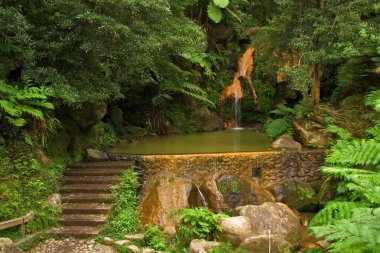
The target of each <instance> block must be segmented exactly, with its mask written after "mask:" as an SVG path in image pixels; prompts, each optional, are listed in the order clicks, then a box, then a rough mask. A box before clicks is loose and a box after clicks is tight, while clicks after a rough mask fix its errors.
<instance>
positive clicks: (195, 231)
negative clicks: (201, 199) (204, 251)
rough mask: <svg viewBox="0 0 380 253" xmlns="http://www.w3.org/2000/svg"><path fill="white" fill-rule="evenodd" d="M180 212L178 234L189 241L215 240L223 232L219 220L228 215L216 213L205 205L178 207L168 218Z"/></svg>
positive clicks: (185, 240)
mask: <svg viewBox="0 0 380 253" xmlns="http://www.w3.org/2000/svg"><path fill="white" fill-rule="evenodd" d="M178 213H179V217H178V225H177V231H178V232H177V235H178V238H179V239H180V240H182V241H183V242H185V243H189V242H190V241H191V240H193V239H205V240H214V239H216V238H217V237H218V236H217V234H218V232H221V227H220V225H219V223H218V221H219V220H220V219H222V218H225V217H228V216H227V215H225V214H214V213H213V212H211V211H210V210H209V209H207V208H205V207H197V208H185V209H176V210H174V211H172V212H170V213H169V214H168V216H167V218H170V217H172V216H174V215H175V214H178Z"/></svg>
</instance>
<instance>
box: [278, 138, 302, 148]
mask: <svg viewBox="0 0 380 253" xmlns="http://www.w3.org/2000/svg"><path fill="white" fill-rule="evenodd" d="M272 148H274V149H296V150H300V149H301V148H302V145H301V143H299V142H296V141H295V140H293V137H292V136H290V135H282V136H280V137H278V138H277V140H275V141H274V142H273V143H272Z"/></svg>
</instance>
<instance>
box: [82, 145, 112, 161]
mask: <svg viewBox="0 0 380 253" xmlns="http://www.w3.org/2000/svg"><path fill="white" fill-rule="evenodd" d="M86 159H87V160H88V161H94V162H96V161H105V160H108V155H107V154H106V153H105V152H103V151H100V150H97V149H92V148H89V149H87V150H86Z"/></svg>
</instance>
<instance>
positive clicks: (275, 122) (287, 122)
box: [265, 106, 296, 138]
mask: <svg viewBox="0 0 380 253" xmlns="http://www.w3.org/2000/svg"><path fill="white" fill-rule="evenodd" d="M271 113H272V114H274V115H276V116H277V117H278V118H277V119H270V120H268V121H267V122H266V123H265V132H266V133H267V135H269V136H270V137H272V138H277V137H279V136H281V135H284V134H287V135H293V133H294V130H293V126H292V121H293V119H294V117H295V113H296V112H295V110H294V109H292V108H289V107H286V106H280V107H279V108H278V109H276V110H273V111H271Z"/></svg>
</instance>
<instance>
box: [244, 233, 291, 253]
mask: <svg viewBox="0 0 380 253" xmlns="http://www.w3.org/2000/svg"><path fill="white" fill-rule="evenodd" d="M269 245H270V250H269ZM239 247H240V248H242V249H245V250H247V251H248V252H249V253H258V252H260V253H261V252H271V253H282V252H284V251H285V250H286V249H290V248H292V245H291V244H290V243H289V242H287V241H286V240H285V239H282V238H281V237H280V236H278V235H269V234H268V235H255V236H251V237H249V238H247V239H245V240H244V241H243V242H242V243H241V244H240V246H239Z"/></svg>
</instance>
